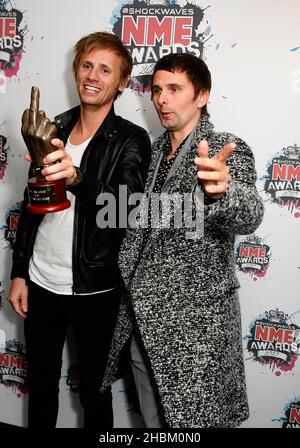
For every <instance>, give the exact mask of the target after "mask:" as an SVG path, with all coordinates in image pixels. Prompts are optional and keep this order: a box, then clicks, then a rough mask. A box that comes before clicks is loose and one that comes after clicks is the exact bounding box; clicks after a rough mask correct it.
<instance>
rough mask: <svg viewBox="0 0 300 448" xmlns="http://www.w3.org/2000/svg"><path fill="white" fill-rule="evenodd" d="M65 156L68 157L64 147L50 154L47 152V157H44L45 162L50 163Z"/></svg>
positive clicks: (45, 163)
mask: <svg viewBox="0 0 300 448" xmlns="http://www.w3.org/2000/svg"><path fill="white" fill-rule="evenodd" d="M51 144H52V143H51ZM65 157H66V151H64V150H63V149H57V150H55V151H53V152H50V153H49V154H47V156H46V157H44V159H43V164H44V165H50V163H54V162H56V161H57V160H61V159H63V158H65Z"/></svg>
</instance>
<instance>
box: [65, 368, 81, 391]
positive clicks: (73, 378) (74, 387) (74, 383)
mask: <svg viewBox="0 0 300 448" xmlns="http://www.w3.org/2000/svg"><path fill="white" fill-rule="evenodd" d="M66 384H67V386H69V388H70V391H71V392H74V393H78V392H79V372H78V364H77V362H76V363H74V364H71V365H70V367H69V368H68V373H67V379H66Z"/></svg>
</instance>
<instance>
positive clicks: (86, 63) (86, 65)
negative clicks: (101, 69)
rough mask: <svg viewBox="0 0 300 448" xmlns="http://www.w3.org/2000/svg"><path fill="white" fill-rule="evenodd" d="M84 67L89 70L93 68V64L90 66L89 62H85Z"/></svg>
mask: <svg viewBox="0 0 300 448" xmlns="http://www.w3.org/2000/svg"><path fill="white" fill-rule="evenodd" d="M82 67H83V68H84V69H86V70H87V69H89V68H91V64H89V63H88V62H83V64H82Z"/></svg>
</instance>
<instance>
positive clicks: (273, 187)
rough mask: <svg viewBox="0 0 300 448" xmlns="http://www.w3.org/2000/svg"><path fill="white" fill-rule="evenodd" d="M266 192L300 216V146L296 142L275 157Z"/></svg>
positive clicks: (277, 202)
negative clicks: (295, 210)
mask: <svg viewBox="0 0 300 448" xmlns="http://www.w3.org/2000/svg"><path fill="white" fill-rule="evenodd" d="M265 179H266V180H265V186H264V188H265V192H266V193H267V194H268V195H269V196H270V198H271V201H272V202H275V203H276V204H279V205H281V206H285V207H288V209H289V210H291V211H293V210H294V209H298V210H299V212H296V213H295V217H296V218H299V217H300V147H299V146H297V145H296V144H295V145H294V146H288V147H287V148H283V149H282V151H281V154H279V155H278V156H276V157H274V158H273V160H272V162H271V163H270V164H269V166H268V174H267V176H265Z"/></svg>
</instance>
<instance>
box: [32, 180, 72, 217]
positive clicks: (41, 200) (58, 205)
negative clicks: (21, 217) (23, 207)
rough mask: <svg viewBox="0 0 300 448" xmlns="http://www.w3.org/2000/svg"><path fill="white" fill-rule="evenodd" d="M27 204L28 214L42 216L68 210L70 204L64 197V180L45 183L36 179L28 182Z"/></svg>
mask: <svg viewBox="0 0 300 448" xmlns="http://www.w3.org/2000/svg"><path fill="white" fill-rule="evenodd" d="M28 195H29V204H28V205H27V210H28V211H29V212H30V213H36V214H44V213H54V212H60V211H62V210H65V209H66V208H69V207H70V205H71V202H70V201H69V200H68V199H67V196H66V186H65V181H64V179H59V180H54V181H51V182H49V181H46V180H40V179H38V178H37V177H31V178H30V179H29V180H28Z"/></svg>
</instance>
